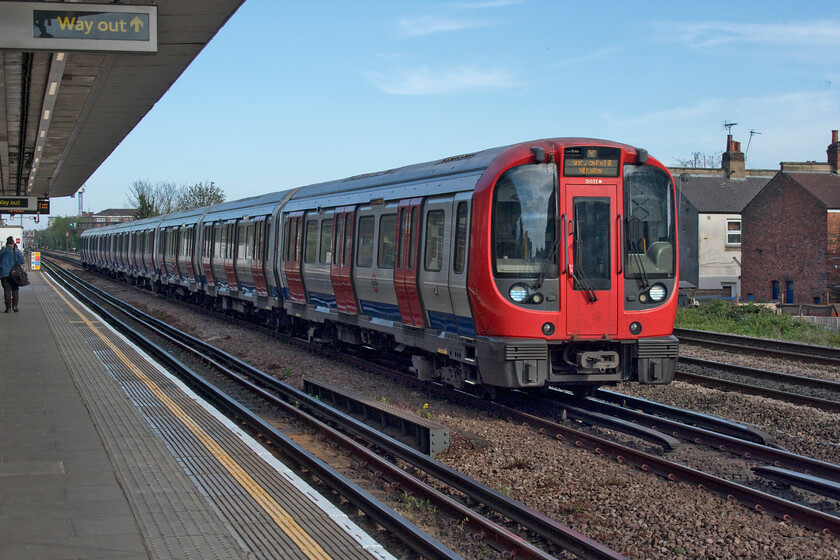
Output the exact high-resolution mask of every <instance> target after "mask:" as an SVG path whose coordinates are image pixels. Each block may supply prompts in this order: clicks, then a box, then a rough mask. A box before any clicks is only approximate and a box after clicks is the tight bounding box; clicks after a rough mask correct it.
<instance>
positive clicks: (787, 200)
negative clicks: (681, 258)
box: [741, 130, 840, 304]
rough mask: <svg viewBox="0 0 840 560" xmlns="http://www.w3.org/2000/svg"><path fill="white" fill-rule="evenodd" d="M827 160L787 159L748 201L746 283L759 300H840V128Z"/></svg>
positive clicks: (745, 216) (744, 235)
mask: <svg viewBox="0 0 840 560" xmlns="http://www.w3.org/2000/svg"><path fill="white" fill-rule="evenodd" d="M827 153H828V163H815V162H807V163H790V162H783V163H782V164H781V171H779V172H778V173H777V174H776V176H775V177H773V179H772V180H771V181H770V182H769V183H768V184H767V186H765V187H764V188H763V189H762V190H761V192H759V193H758V194H757V195H756V196H755V198H753V199H752V200H751V201H750V202H749V204H747V205H746V207H745V208H744V211H743V222H742V225H743V231H742V240H741V252H742V255H743V256H742V270H741V286H742V291H743V293H744V294H747V296H748V297H752V298H754V299H755V301H759V302H769V301H779V302H784V303H802V304H805V303H807V304H814V303H822V304H825V303H836V302H840V175H838V168H837V162H838V153H840V142H838V137H837V131H836V130H834V131H832V142H831V144H830V145H829V146H828V150H827Z"/></svg>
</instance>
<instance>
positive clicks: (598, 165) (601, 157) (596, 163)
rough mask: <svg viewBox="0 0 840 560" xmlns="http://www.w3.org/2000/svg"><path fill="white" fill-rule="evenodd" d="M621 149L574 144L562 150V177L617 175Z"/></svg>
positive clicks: (619, 167)
mask: <svg viewBox="0 0 840 560" xmlns="http://www.w3.org/2000/svg"><path fill="white" fill-rule="evenodd" d="M620 163H621V150H620V149H619V148H605V147H599V146H592V147H590V146H576V147H574V148H566V149H565V150H564V152H563V176H564V177H618V174H619V173H620V171H621V165H620Z"/></svg>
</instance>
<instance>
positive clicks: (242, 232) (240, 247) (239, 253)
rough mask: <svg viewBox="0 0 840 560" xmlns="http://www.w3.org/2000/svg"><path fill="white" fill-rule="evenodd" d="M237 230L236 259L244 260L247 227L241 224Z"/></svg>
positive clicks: (246, 252)
mask: <svg viewBox="0 0 840 560" xmlns="http://www.w3.org/2000/svg"><path fill="white" fill-rule="evenodd" d="M237 230H238V231H237V234H238V238H237V241H238V243H237V244H236V257H237V258H238V259H239V260H244V259H247V258H248V226H246V225H245V224H241V225H240V226H239V227H238V228H237Z"/></svg>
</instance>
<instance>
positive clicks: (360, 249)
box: [356, 216, 376, 267]
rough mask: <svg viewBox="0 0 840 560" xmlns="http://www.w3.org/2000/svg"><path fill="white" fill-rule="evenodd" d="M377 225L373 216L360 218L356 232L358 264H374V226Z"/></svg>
mask: <svg viewBox="0 0 840 560" xmlns="http://www.w3.org/2000/svg"><path fill="white" fill-rule="evenodd" d="M375 225H376V222H375V219H374V217H373V216H362V217H361V218H359V228H358V231H357V232H356V236H357V237H356V266H364V267H370V266H373V228H374V226H375Z"/></svg>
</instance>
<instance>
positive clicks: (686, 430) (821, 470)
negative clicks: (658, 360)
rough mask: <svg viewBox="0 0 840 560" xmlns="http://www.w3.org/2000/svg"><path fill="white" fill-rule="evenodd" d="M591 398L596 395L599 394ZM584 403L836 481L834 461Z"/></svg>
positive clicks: (839, 473)
mask: <svg viewBox="0 0 840 560" xmlns="http://www.w3.org/2000/svg"><path fill="white" fill-rule="evenodd" d="M605 392H606V391H605ZM594 398H600V395H599V396H597V397H594ZM585 404H586V405H588V406H593V407H594V408H596V409H597V410H600V411H602V412H604V413H605V414H610V415H616V416H621V417H623V418H625V419H627V420H630V421H635V422H639V423H640V424H643V425H648V426H651V428H652V429H658V430H661V431H662V432H666V433H670V434H671V435H673V436H674V437H680V438H683V439H686V440H689V441H692V442H693V443H695V444H697V445H705V446H707V447H711V448H714V449H717V450H719V451H722V452H725V453H734V454H736V455H741V456H742V457H744V458H745V459H757V460H759V461H764V462H765V463H770V464H772V465H773V466H776V467H781V466H785V467H787V468H789V469H792V470H798V471H801V472H803V473H805V474H810V475H815V476H820V477H822V478H825V479H828V480H832V481H835V482H840V465H835V464H834V463H828V462H825V461H820V460H817V459H813V458H811V457H805V456H803V455H797V454H795V453H791V452H789V451H785V450H783V449H778V448H775V447H768V446H766V445H762V444H759V443H753V442H751V441H746V440H743V439H740V438H737V437H732V436H728V435H725V434H722V433H718V432H715V431H712V430H708V429H704V428H700V427H696V426H691V425H689V424H684V423H682V422H675V421H673V420H669V419H667V418H662V417H660V416H654V415H652V414H647V413H645V412H640V411H638V410H631V409H629V408H625V407H623V406H619V405H617V404H613V403H607V402H602V401H598V400H594V399H593V398H590V399H587V400H586V401H585Z"/></svg>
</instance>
